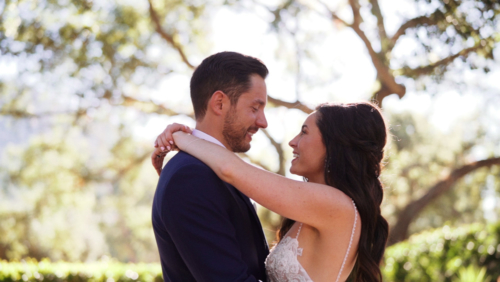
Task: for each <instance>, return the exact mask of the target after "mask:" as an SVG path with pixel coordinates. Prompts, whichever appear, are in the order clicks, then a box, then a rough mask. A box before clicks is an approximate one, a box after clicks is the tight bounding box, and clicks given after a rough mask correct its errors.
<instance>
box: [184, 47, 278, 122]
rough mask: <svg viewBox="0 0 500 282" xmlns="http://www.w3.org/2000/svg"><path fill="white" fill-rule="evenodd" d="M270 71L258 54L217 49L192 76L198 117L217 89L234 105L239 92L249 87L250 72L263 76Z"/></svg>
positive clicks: (202, 113)
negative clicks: (253, 55) (256, 56)
mask: <svg viewBox="0 0 500 282" xmlns="http://www.w3.org/2000/svg"><path fill="white" fill-rule="evenodd" d="M268 73H269V71H268V69H267V67H266V66H265V65H264V64H263V63H262V62H261V61H260V60H259V59H257V58H254V57H250V56H245V55H243V54H240V53H236V52H220V53H217V54H214V55H212V56H210V57H207V58H206V59H205V60H203V62H201V64H200V65H199V66H198V67H197V68H196V70H195V71H194V73H193V76H192V77H191V101H192V103H193V108H194V115H195V118H196V119H197V120H199V119H201V118H203V117H204V116H205V114H206V112H207V107H208V101H209V100H210V98H211V97H212V95H213V94H214V93H215V92H216V91H222V92H224V93H225V94H226V95H227V96H228V97H229V99H230V101H231V105H236V103H237V102H238V99H239V98H240V96H241V94H243V93H244V92H246V91H248V90H249V89H250V87H251V84H250V76H251V75H253V74H257V75H259V76H260V77H262V78H263V79H265V78H266V76H267V74H268Z"/></svg>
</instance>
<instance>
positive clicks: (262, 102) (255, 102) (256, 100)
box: [253, 99, 266, 106]
mask: <svg viewBox="0 0 500 282" xmlns="http://www.w3.org/2000/svg"><path fill="white" fill-rule="evenodd" d="M253 102H254V104H259V105H261V106H265V105H266V102H265V101H263V100H261V99H255V101H253Z"/></svg>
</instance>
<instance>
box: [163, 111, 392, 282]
mask: <svg viewBox="0 0 500 282" xmlns="http://www.w3.org/2000/svg"><path fill="white" fill-rule="evenodd" d="M183 131H186V129H185V127H184V126H182V125H179V124H173V125H170V126H169V127H167V130H165V132H164V133H162V135H160V136H159V137H158V139H157V141H156V144H157V147H158V148H161V147H167V145H170V142H171V141H173V142H174V145H175V146H177V147H178V148H179V149H180V150H182V151H185V152H187V153H189V154H191V155H193V156H194V157H196V158H198V159H200V160H201V161H203V162H204V163H206V164H207V165H208V166H210V168H211V169H212V170H213V171H214V172H215V173H216V174H217V175H218V176H219V177H220V178H221V179H222V180H223V181H225V182H228V183H230V184H232V185H233V186H234V187H236V188H237V189H238V190H240V191H241V192H243V193H244V194H245V195H247V196H248V197H250V198H252V199H254V200H255V201H256V202H257V203H259V204H261V205H262V206H264V207H266V208H268V209H269V210H272V211H274V212H276V213H278V214H280V215H282V216H284V217H285V218H286V219H285V220H284V221H283V223H282V226H281V228H280V230H279V231H278V234H277V237H278V240H279V243H278V244H277V245H276V246H275V247H274V248H273V249H272V250H271V253H270V254H269V256H268V258H267V260H266V271H267V275H268V279H269V281H316V282H317V281H345V280H347V278H348V277H349V276H350V275H351V277H352V278H353V280H354V281H382V275H381V272H380V266H379V265H380V262H381V260H382V257H383V254H384V250H385V244H386V240H387V236H388V225H387V221H386V220H385V219H384V218H383V217H382V215H381V213H380V204H381V202H382V198H383V189H382V184H381V182H380V180H379V176H380V172H381V167H382V164H381V161H382V159H383V154H384V153H383V152H384V147H385V144H386V141H387V129H386V125H385V121H384V118H383V117H382V115H381V113H380V110H379V109H378V108H377V107H376V106H375V105H373V104H371V103H366V102H362V103H349V104H322V105H320V106H318V107H317V108H316V111H315V112H313V113H312V114H310V115H309V117H308V118H307V119H306V121H305V122H304V124H303V125H302V129H301V132H300V133H299V134H298V135H297V136H296V137H295V138H294V139H293V140H292V141H290V143H289V145H290V146H291V147H292V148H293V156H294V158H293V160H292V165H291V168H290V172H291V173H293V174H297V175H300V176H303V177H304V179H305V180H306V181H305V182H301V181H295V180H291V179H288V178H285V177H283V176H280V175H277V174H275V173H272V172H268V171H266V170H262V169H259V168H256V167H254V166H252V165H250V164H247V163H245V162H244V161H243V160H241V159H240V158H239V157H237V156H236V155H235V154H234V153H232V152H231V151H229V150H226V149H224V148H222V147H220V146H218V145H215V144H212V143H210V142H206V141H204V140H201V139H198V138H196V137H194V136H192V135H190V134H187V133H185V132H183ZM159 151H161V150H160V149H157V151H156V152H159ZM156 152H155V154H156ZM159 165H160V169H161V164H159ZM155 166H156V167H157V166H158V163H156V164H155ZM157 168H158V167H157ZM351 273H352V274H351Z"/></svg>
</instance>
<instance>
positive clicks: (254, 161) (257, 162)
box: [238, 153, 272, 171]
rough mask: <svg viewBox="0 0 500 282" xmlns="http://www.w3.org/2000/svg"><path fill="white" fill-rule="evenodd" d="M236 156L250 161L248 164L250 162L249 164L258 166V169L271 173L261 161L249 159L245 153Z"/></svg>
mask: <svg viewBox="0 0 500 282" xmlns="http://www.w3.org/2000/svg"><path fill="white" fill-rule="evenodd" d="M238 155H239V156H240V157H242V158H247V159H248V160H250V162H251V163H253V164H256V165H258V166H260V167H262V168H264V169H265V170H267V171H272V170H271V168H270V167H268V166H267V165H265V164H263V163H262V162H261V161H259V160H256V159H254V158H252V157H250V156H249V155H248V154H246V153H238Z"/></svg>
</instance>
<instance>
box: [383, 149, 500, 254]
mask: <svg viewBox="0 0 500 282" xmlns="http://www.w3.org/2000/svg"><path fill="white" fill-rule="evenodd" d="M494 165H500V157H498V158H490V159H486V160H482V161H478V162H474V163H471V164H468V165H464V166H462V167H460V168H457V169H455V170H453V171H452V172H451V173H450V174H449V175H448V177H446V178H445V179H443V180H441V181H439V182H438V183H436V184H435V185H434V186H432V187H431V188H430V189H429V190H428V191H427V193H426V194H425V195H424V196H422V197H421V198H419V199H417V200H415V201H412V202H411V203H410V204H408V205H407V206H406V207H405V208H404V209H403V210H402V211H401V213H400V214H399V216H398V220H397V222H396V224H395V225H394V226H393V227H392V228H391V229H390V232H389V240H388V242H387V246H391V245H394V244H396V243H398V242H401V241H404V240H406V239H407V238H408V228H409V227H410V224H411V223H412V222H413V221H414V219H415V218H417V216H418V214H419V213H420V212H421V211H422V210H423V209H424V208H425V207H427V205H429V204H430V203H431V202H432V201H434V200H435V199H437V198H439V196H441V195H443V194H444V193H445V192H448V191H449V190H450V189H451V188H452V187H453V185H454V184H455V183H456V182H457V181H458V180H459V179H460V178H462V177H464V176H465V175H467V174H468V173H471V172H473V171H475V170H477V169H479V168H482V167H491V166H494Z"/></svg>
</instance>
